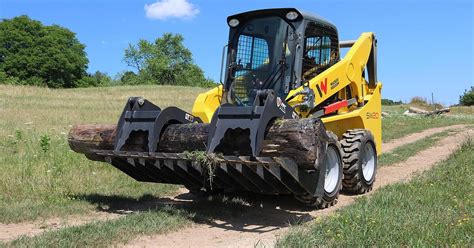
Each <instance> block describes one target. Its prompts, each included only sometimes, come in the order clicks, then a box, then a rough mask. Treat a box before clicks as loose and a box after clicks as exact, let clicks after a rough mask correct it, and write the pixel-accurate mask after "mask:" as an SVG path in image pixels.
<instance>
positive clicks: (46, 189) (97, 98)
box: [0, 85, 474, 246]
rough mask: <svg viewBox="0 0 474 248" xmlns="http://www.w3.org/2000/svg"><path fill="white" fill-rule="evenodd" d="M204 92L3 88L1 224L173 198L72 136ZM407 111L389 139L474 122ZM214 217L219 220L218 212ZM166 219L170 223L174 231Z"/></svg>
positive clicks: (54, 235)
mask: <svg viewBox="0 0 474 248" xmlns="http://www.w3.org/2000/svg"><path fill="white" fill-rule="evenodd" d="M204 91H205V89H202V88H191V87H169V86H136V87H108V88H88V89H65V90H50V89H45V88H35V87H14V86H4V85H0V115H1V116H2V118H1V119H0V165H2V170H1V171H0V223H12V222H22V221H32V220H36V219H42V218H49V217H53V216H59V217H61V216H65V215H71V214H81V213H87V212H90V211H93V210H95V209H97V208H99V209H108V208H110V207H111V206H113V205H114V204H117V203H120V202H125V203H127V204H133V203H134V202H140V201H150V200H155V199H158V198H161V197H164V196H167V195H171V194H173V193H174V192H175V191H176V190H177V187H176V186H170V185H163V184H147V183H138V182H135V181H134V180H133V179H131V178H129V177H128V176H126V175H124V174H123V173H121V172H119V171H118V170H116V169H115V168H113V167H112V166H109V165H107V164H105V163H97V162H92V161H89V160H87V159H86V158H85V157H84V156H83V155H80V154H76V153H74V152H72V151H70V149H69V147H68V145H67V141H66V138H67V133H68V131H69V129H70V127H71V125H73V124H75V123H115V122H116V121H117V118H118V116H119V115H120V113H121V111H122V109H123V107H124V104H125V103H126V99H127V98H128V97H130V96H144V97H145V98H147V99H149V100H151V101H152V102H154V103H155V104H157V105H159V106H160V107H166V106H171V105H174V106H178V107H181V108H183V109H185V110H188V111H190V110H191V108H192V104H193V102H194V98H195V97H196V96H197V95H198V94H199V93H201V92H204ZM403 110H404V109H403V108H402V107H400V106H392V107H384V111H387V112H389V113H390V114H391V116H390V117H388V118H384V119H383V132H384V141H388V140H391V139H394V138H398V137H401V136H404V135H406V134H409V133H413V132H417V131H420V130H423V129H426V128H430V127H435V126H446V125H451V124H458V123H473V121H474V119H473V118H472V116H470V115H466V113H469V111H470V110H469V109H462V111H459V112H458V113H459V114H453V115H450V116H447V117H436V118H413V117H406V116H403V115H402V114H401V113H402V112H403ZM443 135H448V133H444V134H439V135H438V136H433V137H428V138H427V139H424V140H422V141H419V143H418V142H417V143H414V144H411V146H407V147H405V148H403V149H402V148H400V149H396V150H394V151H393V153H392V154H391V155H382V157H381V162H382V164H384V165H389V164H391V163H394V162H398V161H401V160H402V159H403V157H405V156H410V155H412V154H414V152H416V151H417V150H420V149H422V148H424V147H428V146H430V145H432V144H433V142H435V141H436V140H437V139H439V138H440V137H442V136H443ZM218 205H222V204H221V203H216V204H215V205H211V207H210V208H209V211H210V212H219V211H220V210H219V209H218V208H217V207H216V206H218ZM229 209H230V210H229V211H230V212H232V211H234V210H236V209H233V208H229ZM221 210H222V209H221ZM236 211H237V212H238V211H239V210H236ZM228 214H233V213H228ZM209 216H210V217H211V218H212V213H209ZM209 216H206V217H209ZM195 218H196V217H195V216H193V211H192V209H191V210H190V211H186V212H180V211H177V210H175V209H169V208H161V207H159V208H158V207H157V208H155V209H153V211H143V212H138V213H134V214H131V215H128V216H126V217H123V218H121V219H119V220H109V221H105V222H98V223H91V224H88V225H85V226H80V227H72V228H64V229H61V230H60V231H52V232H47V233H45V234H44V235H40V236H38V237H35V238H26V237H24V238H21V239H20V240H17V241H15V242H14V243H13V244H14V245H19V246H51V245H52V244H53V243H57V244H61V245H60V246H100V245H101V244H104V243H110V242H112V241H114V242H125V241H127V240H130V239H132V238H133V237H135V236H137V235H141V234H150V233H160V232H165V231H167V230H166V229H170V230H171V229H173V228H179V227H180V226H182V225H185V224H186V223H189V222H190V221H191V220H193V219H195ZM160 221H162V222H163V223H166V228H165V226H163V225H162V224H160ZM125 233H126V234H125ZM75 235H76V236H81V237H83V238H85V237H87V238H90V239H92V240H94V241H90V242H89V241H80V240H79V241H78V240H75V239H73V238H72V237H74V236H75ZM81 240H82V239H81Z"/></svg>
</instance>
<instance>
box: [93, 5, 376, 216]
mask: <svg viewBox="0 0 474 248" xmlns="http://www.w3.org/2000/svg"><path fill="white" fill-rule="evenodd" d="M227 23H228V25H229V27H230V32H229V42H228V45H227V46H225V47H224V50H223V56H222V57H223V59H222V61H223V62H222V68H221V85H219V86H217V87H215V88H214V89H212V90H210V91H208V92H206V93H203V94H200V95H199V96H198V97H197V99H196V100H195V103H194V106H193V109H192V113H188V112H186V111H184V110H181V109H179V108H176V107H168V108H165V109H161V108H159V107H158V106H156V105H154V104H153V103H151V102H149V101H147V100H146V99H143V98H141V97H132V98H129V100H128V102H127V104H126V106H125V109H124V110H123V113H122V115H121V116H120V119H119V121H118V124H117V128H116V136H115V139H114V140H115V144H114V147H113V149H105V150H104V149H102V150H101V149H98V150H93V151H92V152H90V153H89V154H87V155H88V157H89V158H91V159H94V160H99V161H105V162H108V163H110V164H112V165H113V166H115V167H116V168H118V169H119V170H121V171H123V172H124V173H126V174H128V175H129V176H131V177H133V178H134V179H136V180H138V181H144V182H157V183H170V184H181V185H184V186H186V187H187V188H188V189H190V191H191V192H197V191H207V192H211V193H212V192H219V191H231V190H242V191H252V192H255V193H259V194H273V195H279V194H292V195H294V196H295V198H296V199H297V200H299V201H301V202H303V203H304V204H306V205H309V206H313V207H317V208H326V207H329V206H331V205H333V204H334V203H336V201H337V197H338V195H339V191H341V190H344V191H346V192H350V193H354V194H361V193H365V192H367V191H369V190H371V189H372V186H373V184H374V181H375V175H376V169H377V152H378V151H381V141H382V136H381V135H382V134H381V88H382V84H381V83H380V82H378V81H377V60H376V55H377V40H376V39H375V36H374V34H373V33H362V35H361V36H360V37H359V38H358V39H357V40H355V41H339V38H338V32H337V29H336V27H335V26H334V25H333V24H332V23H330V22H329V21H327V20H325V19H323V18H321V17H318V16H315V15H311V14H308V13H304V12H301V11H299V10H297V9H294V8H282V9H264V10H256V11H251V12H245V13H241V14H236V15H233V16H230V17H228V18H227ZM343 48H348V49H349V50H348V51H347V53H346V54H345V56H344V57H343V58H341V57H340V56H341V50H342V49H343ZM222 78H223V80H222ZM282 123H283V124H282ZM285 123H286V124H285ZM288 123H290V124H288ZM279 124H280V127H278V128H275V126H278V125H279ZM303 124H304V125H303ZM281 125H283V126H284V125H287V128H289V129H291V130H296V132H295V133H296V136H297V137H299V138H294V137H293V138H291V137H290V134H289V131H288V129H285V130H287V131H288V133H286V131H282V130H284V127H282V126H281ZM292 125H293V126H292ZM308 127H311V128H308ZM172 128H174V129H173V130H174V131H170V130H171V129H172ZM180 128H181V129H180ZM186 128H187V129H186ZM292 128H293V129H292ZM184 129H186V130H188V131H187V132H181V131H179V130H184ZM176 130H177V131H176ZM189 130H191V131H189ZM170 132H174V134H175V135H178V136H179V135H181V140H183V139H184V140H186V142H187V143H186V144H181V145H179V146H174V147H173V149H171V150H172V152H171V150H170V149H162V147H163V146H165V145H166V144H168V148H169V147H170V146H169V144H173V142H175V141H174V140H172V139H171V138H170V137H172V135H170V134H169V133H170ZM295 133H293V134H295ZM198 134H199V135H198ZM298 135H299V136H298ZM183 136H185V137H184V138H183ZM198 136H199V137H198ZM277 136H278V137H277ZM292 139H293V140H292ZM297 139H302V140H305V142H306V145H307V146H310V147H313V148H311V149H306V148H304V147H305V146H303V145H300V144H299V143H298V141H295V140H297ZM295 142H296V143H295ZM188 143H189V144H193V145H189V144H188ZM305 149H306V150H305ZM303 157H304V158H308V157H309V158H311V160H310V161H309V162H308V161H306V162H301V161H302V159H303Z"/></svg>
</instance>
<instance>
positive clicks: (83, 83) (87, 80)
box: [76, 71, 112, 88]
mask: <svg viewBox="0 0 474 248" xmlns="http://www.w3.org/2000/svg"><path fill="white" fill-rule="evenodd" d="M110 85H112V78H110V77H109V76H108V75H107V74H106V73H103V72H100V71H96V72H95V73H94V74H88V75H87V76H84V77H82V78H81V79H79V80H78V81H77V83H76V87H81V88H85V87H98V86H110Z"/></svg>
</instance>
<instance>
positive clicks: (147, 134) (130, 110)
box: [115, 97, 201, 152]
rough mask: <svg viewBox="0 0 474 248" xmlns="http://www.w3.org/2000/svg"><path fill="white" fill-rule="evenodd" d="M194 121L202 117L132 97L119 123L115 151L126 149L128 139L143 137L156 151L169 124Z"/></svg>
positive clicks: (150, 150)
mask: <svg viewBox="0 0 474 248" xmlns="http://www.w3.org/2000/svg"><path fill="white" fill-rule="evenodd" d="M193 122H199V123H201V119H199V117H195V116H193V115H192V114H190V113H188V112H186V111H184V110H181V109H179V108H177V107H168V108H165V109H164V110H161V108H160V107H158V106H156V105H154V104H153V103H151V102H149V101H148V100H145V99H143V98H141V97H130V98H129V99H128V102H127V105H125V109H124V110H123V112H122V115H121V116H120V119H119V122H118V124H117V138H116V140H115V151H116V152H119V151H122V150H126V149H127V146H126V145H127V141H128V140H131V139H137V138H142V139H144V140H143V142H144V144H143V145H144V146H145V148H146V149H147V151H149V152H154V151H156V148H157V145H158V141H159V139H160V135H161V132H162V131H163V129H164V128H165V127H166V126H167V125H169V124H186V123H193Z"/></svg>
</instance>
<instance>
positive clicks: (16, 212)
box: [0, 85, 205, 223]
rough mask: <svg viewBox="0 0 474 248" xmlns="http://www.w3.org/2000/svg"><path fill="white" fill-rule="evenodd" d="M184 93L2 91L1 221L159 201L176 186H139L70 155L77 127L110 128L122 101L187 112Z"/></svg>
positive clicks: (193, 91)
mask: <svg viewBox="0 0 474 248" xmlns="http://www.w3.org/2000/svg"><path fill="white" fill-rule="evenodd" d="M203 91H205V90H204V89H201V88H190V87H166V86H163V87H150V86H141V87H110V88H88V89H74V90H50V89H45V88H34V87H13V86H2V85H0V114H1V116H2V118H1V119H0V164H1V165H2V170H1V171H0V222H1V223H9V222H19V221H25V220H34V219H36V218H39V217H41V218H45V217H51V216H61V215H65V214H71V213H81V212H86V211H89V210H93V209H95V208H96V207H97V206H98V204H100V201H94V202H91V201H90V198H91V197H90V196H96V197H95V198H96V199H98V198H102V199H103V201H104V202H107V200H108V199H109V198H111V197H113V196H114V195H118V196H122V197H131V198H133V199H137V200H139V199H140V198H147V197H159V196H163V195H165V194H170V193H172V192H173V191H174V190H175V189H176V187H173V186H169V185H163V184H146V183H138V182H135V181H134V180H133V179H131V178H129V177H128V176H126V175H124V174H123V173H121V172H119V171H118V170H116V169H114V168H112V167H111V166H108V165H106V164H103V163H97V162H91V161H89V160H87V159H86V158H85V157H84V156H83V155H79V154H76V153H74V152H72V151H70V149H69V146H68V145H67V141H66V138H67V133H68V130H69V128H70V127H71V125H73V124H75V123H115V122H116V121H117V120H118V116H119V115H120V112H121V111H122V109H123V107H124V104H125V103H126V100H127V97H129V96H144V97H146V98H148V99H151V100H152V101H153V102H155V103H156V104H159V105H160V106H163V107H164V106H170V105H177V106H179V107H182V108H184V109H187V110H191V108H192V104H193V101H194V98H195V96H196V95H197V94H198V93H200V92H203Z"/></svg>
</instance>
